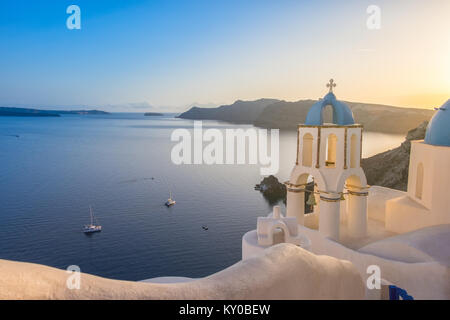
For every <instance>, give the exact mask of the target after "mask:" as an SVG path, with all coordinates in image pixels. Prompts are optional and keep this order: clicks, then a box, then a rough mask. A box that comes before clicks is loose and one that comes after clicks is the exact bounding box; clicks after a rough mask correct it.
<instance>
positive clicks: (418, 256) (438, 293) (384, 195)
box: [242, 80, 450, 299]
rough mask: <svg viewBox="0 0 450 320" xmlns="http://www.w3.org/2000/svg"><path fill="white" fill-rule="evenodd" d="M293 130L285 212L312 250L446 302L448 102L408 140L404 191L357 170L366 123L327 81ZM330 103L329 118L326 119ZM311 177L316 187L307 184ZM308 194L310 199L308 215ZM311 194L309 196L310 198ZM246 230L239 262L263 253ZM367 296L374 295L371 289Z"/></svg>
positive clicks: (449, 284)
mask: <svg viewBox="0 0 450 320" xmlns="http://www.w3.org/2000/svg"><path fill="white" fill-rule="evenodd" d="M327 86H328V87H329V88H330V92H328V93H327V94H326V95H325V97H324V98H323V99H321V100H319V101H318V102H317V103H315V104H314V105H313V106H312V107H311V109H310V111H309V113H308V115H307V117H306V121H305V124H301V125H299V127H298V132H297V135H298V136H297V140H298V143H297V159H296V163H295V166H294V169H293V170H292V173H291V176H290V179H289V181H287V182H286V186H287V204H286V207H287V209H286V210H287V214H286V216H287V217H295V218H297V221H298V229H299V230H298V234H299V235H304V236H306V237H308V238H309V240H310V241H311V251H312V252H313V253H316V254H320V255H329V256H333V257H336V258H340V259H346V260H350V261H351V262H352V263H353V264H354V265H355V266H356V267H357V269H358V270H359V272H360V274H361V276H362V278H363V279H366V278H367V277H368V276H369V274H368V273H367V270H368V269H367V268H368V267H369V266H372V265H375V266H378V267H379V268H380V270H381V277H382V278H383V279H384V280H386V281H388V282H390V283H393V284H395V285H397V286H399V287H401V288H403V289H406V290H407V291H408V293H409V294H411V295H412V296H413V297H414V298H419V299H420V298H422V299H433V298H439V299H450V198H449V197H448V196H447V193H448V190H449V188H450V111H449V110H448V108H449V106H450V100H449V101H448V102H447V103H446V104H444V106H442V107H441V108H440V109H439V111H438V112H437V113H436V114H435V116H434V117H433V119H432V121H431V122H430V124H429V127H428V128H427V135H426V138H425V141H413V143H412V148H411V159H410V167H409V181H408V191H407V192H403V191H398V190H393V189H389V188H384V187H378V186H368V185H367V181H366V177H365V175H364V171H363V170H362V168H361V167H360V161H361V151H362V150H361V148H362V143H361V142H362V139H363V127H362V125H359V124H356V123H355V121H354V119H353V114H352V112H351V110H350V108H349V107H348V106H347V105H345V104H344V103H342V102H340V101H338V100H337V99H336V97H335V95H334V94H333V92H332V89H333V87H334V86H335V84H334V83H333V81H332V80H331V81H330V83H329V84H328V85H327ZM327 106H331V108H332V109H333V123H324V122H323V110H324V109H325V108H326V107H327ZM310 181H314V192H311V191H310V190H308V189H307V188H306V184H307V183H308V182H310ZM305 197H308V198H306V199H308V203H310V204H315V206H314V211H313V212H312V213H309V214H305ZM311 197H312V198H311ZM254 233H255V231H250V232H248V233H247V234H245V235H244V237H243V240H242V255H243V259H246V258H247V257H250V256H254V255H256V254H259V253H261V251H262V250H263V249H264V248H263V247H261V246H255V245H254V241H252V238H253V237H255V236H254ZM366 297H367V298H370V297H373V294H372V293H371V292H370V290H368V291H367V292H366Z"/></svg>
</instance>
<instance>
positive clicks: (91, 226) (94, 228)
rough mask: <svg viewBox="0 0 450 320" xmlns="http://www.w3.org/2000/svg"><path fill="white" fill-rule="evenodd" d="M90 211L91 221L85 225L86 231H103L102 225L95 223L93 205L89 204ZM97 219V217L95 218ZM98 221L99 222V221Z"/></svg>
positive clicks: (84, 229) (84, 230)
mask: <svg viewBox="0 0 450 320" xmlns="http://www.w3.org/2000/svg"><path fill="white" fill-rule="evenodd" d="M89 212H90V214H91V223H90V224H87V225H85V226H84V227H83V232H84V233H92V232H100V231H102V226H99V225H95V224H94V213H93V212H92V207H91V206H89ZM95 220H97V219H95ZM97 223H98V222H97Z"/></svg>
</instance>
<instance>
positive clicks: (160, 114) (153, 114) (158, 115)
mask: <svg viewBox="0 0 450 320" xmlns="http://www.w3.org/2000/svg"><path fill="white" fill-rule="evenodd" d="M144 116H146V117H160V116H163V114H162V113H159V112H146V113H144Z"/></svg>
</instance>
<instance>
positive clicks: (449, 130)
mask: <svg viewBox="0 0 450 320" xmlns="http://www.w3.org/2000/svg"><path fill="white" fill-rule="evenodd" d="M425 143H426V144H432V145H435V146H446V147H450V99H449V100H448V101H447V102H446V103H444V104H443V105H442V107H440V108H439V109H438V112H436V113H435V114H434V116H433V118H431V121H430V123H429V124H428V127H427V133H426V134H425Z"/></svg>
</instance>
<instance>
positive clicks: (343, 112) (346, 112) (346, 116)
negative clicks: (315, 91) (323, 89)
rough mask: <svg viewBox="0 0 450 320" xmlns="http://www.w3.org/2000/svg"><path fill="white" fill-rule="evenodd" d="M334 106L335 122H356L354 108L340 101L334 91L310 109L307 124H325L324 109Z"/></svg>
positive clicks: (342, 124)
mask: <svg viewBox="0 0 450 320" xmlns="http://www.w3.org/2000/svg"><path fill="white" fill-rule="evenodd" d="M329 105H331V106H332V107H333V123H334V124H338V125H341V126H346V125H351V124H355V120H354V119H353V113H352V110H350V108H349V107H348V106H347V105H346V104H345V103H343V102H341V101H338V100H337V99H336V96H335V95H334V93H333V92H331V91H330V92H328V93H327V94H326V95H325V97H323V99H322V100H319V101H317V102H316V103H315V104H313V105H312V107H311V109H309V111H308V114H307V116H306V121H305V124H307V125H312V126H321V125H323V115H322V113H323V109H324V108H325V107H326V106H329Z"/></svg>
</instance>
